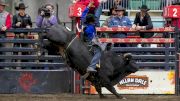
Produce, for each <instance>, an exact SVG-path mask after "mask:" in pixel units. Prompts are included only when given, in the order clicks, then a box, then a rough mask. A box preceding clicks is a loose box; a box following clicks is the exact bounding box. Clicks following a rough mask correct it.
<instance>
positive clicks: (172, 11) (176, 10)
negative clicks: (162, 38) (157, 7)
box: [163, 5, 180, 18]
mask: <svg viewBox="0 0 180 101" xmlns="http://www.w3.org/2000/svg"><path fill="white" fill-rule="evenodd" d="M163 16H164V17H165V18H180V6H178V5H172V6H167V7H165V8H164V11H163Z"/></svg>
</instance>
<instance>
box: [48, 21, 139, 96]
mask: <svg viewBox="0 0 180 101" xmlns="http://www.w3.org/2000/svg"><path fill="white" fill-rule="evenodd" d="M45 36H46V38H47V39H48V40H49V41H50V42H51V43H53V44H54V46H56V47H58V48H59V52H60V53H61V55H62V56H63V57H64V58H65V60H67V64H68V65H69V66H70V67H71V68H73V69H74V70H76V71H78V72H79V73H80V74H81V75H84V74H86V68H87V67H88V65H89V64H90V61H91V59H92V54H91V53H90V52H89V50H88V48H87V45H86V44H85V43H84V42H83V41H81V39H80V38H78V37H77V36H75V34H73V33H72V32H70V31H68V30H67V29H66V28H65V27H64V26H62V25H59V24H57V25H54V26H52V27H51V28H50V29H49V30H48V31H47V34H46V35H45ZM137 70H138V68H137V65H136V63H135V62H134V61H133V60H131V58H130V56H123V55H120V56H118V55H117V54H115V53H114V52H112V51H104V52H103V53H102V57H101V60H100V68H99V69H98V72H95V73H90V74H89V76H88V77H87V78H86V79H87V80H89V81H90V82H91V83H92V84H93V85H94V86H95V88H96V91H97V92H98V94H99V96H100V98H104V97H105V96H104V95H103V94H102V92H101V87H105V88H107V89H108V90H109V91H110V92H111V93H113V94H114V95H115V96H116V97H117V98H120V99H122V98H123V97H122V96H121V95H119V94H118V93H117V92H116V90H115V88H114V87H113V86H114V85H116V84H117V83H118V82H119V81H120V80H122V79H123V78H124V77H125V76H127V75H129V74H130V73H134V72H136V71H137Z"/></svg>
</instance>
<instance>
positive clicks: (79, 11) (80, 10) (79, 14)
mask: <svg viewBox="0 0 180 101" xmlns="http://www.w3.org/2000/svg"><path fill="white" fill-rule="evenodd" d="M77 10H78V13H77V15H78V16H81V15H82V8H80V7H79V8H78V9H77Z"/></svg>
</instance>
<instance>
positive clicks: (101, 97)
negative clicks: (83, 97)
mask: <svg viewBox="0 0 180 101" xmlns="http://www.w3.org/2000/svg"><path fill="white" fill-rule="evenodd" d="M99 97H100V99H107V98H108V97H107V96H104V95H100V96H99Z"/></svg>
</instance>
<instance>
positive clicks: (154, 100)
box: [0, 94, 180, 101]
mask: <svg viewBox="0 0 180 101" xmlns="http://www.w3.org/2000/svg"><path fill="white" fill-rule="evenodd" d="M123 96H124V97H126V98H127V99H126V100H122V99H116V98H115V97H114V96H112V95H107V97H108V98H107V99H99V97H98V96H97V95H78V94H77V95H76V94H75V95H74V94H57V95H38V94H37V95H29V94H18V95H17V94H10V95H9V94H1V95H0V101H180V96H174V95H123Z"/></svg>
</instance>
